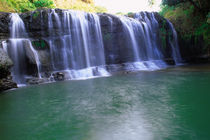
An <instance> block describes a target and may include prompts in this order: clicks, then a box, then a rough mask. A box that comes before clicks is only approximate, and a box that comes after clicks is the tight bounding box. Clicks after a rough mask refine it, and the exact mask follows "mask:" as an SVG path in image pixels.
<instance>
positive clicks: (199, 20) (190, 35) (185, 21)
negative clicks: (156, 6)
mask: <svg viewBox="0 0 210 140" xmlns="http://www.w3.org/2000/svg"><path fill="white" fill-rule="evenodd" d="M171 1H172V0H163V2H165V3H166V4H165V5H162V10H161V12H160V14H161V15H162V16H164V17H165V18H167V19H169V20H170V21H171V22H172V23H173V24H174V26H175V28H176V30H177V31H178V32H179V34H180V37H181V38H183V39H184V40H192V39H194V41H195V42H196V41H197V39H199V38H203V39H204V44H205V45H204V46H206V47H208V46H210V25H209V21H210V19H209V17H210V14H209V13H207V14H206V13H205V12H203V11H199V9H198V8H197V7H195V6H194V5H193V4H192V3H191V2H189V1H187V0H180V1H176V2H175V1H173V2H174V3H170V2H171ZM206 1H207V0H203V1H202V2H203V3H205V2H206ZM194 2H197V3H199V0H194ZM201 7H202V5H201ZM203 7H205V6H203Z"/></svg>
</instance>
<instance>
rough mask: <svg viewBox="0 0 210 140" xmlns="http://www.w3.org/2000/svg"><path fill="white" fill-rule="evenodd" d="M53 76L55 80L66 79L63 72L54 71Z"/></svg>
mask: <svg viewBox="0 0 210 140" xmlns="http://www.w3.org/2000/svg"><path fill="white" fill-rule="evenodd" d="M53 77H54V80H55V81H64V80H65V74H64V73H62V72H56V73H53Z"/></svg>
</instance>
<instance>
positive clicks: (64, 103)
mask: <svg viewBox="0 0 210 140" xmlns="http://www.w3.org/2000/svg"><path fill="white" fill-rule="evenodd" d="M0 139H1V140H188V139H195V140H208V139H210V72H208V71H197V70H195V71H189V70H188V69H185V70H179V69H177V70H169V71H157V72H140V73H136V74H129V75H117V76H113V77H106V78H98V79H90V80H83V81H66V82H58V83H51V84H45V85H39V86H30V87H24V88H19V89H17V90H13V91H7V92H4V93H3V94H0Z"/></svg>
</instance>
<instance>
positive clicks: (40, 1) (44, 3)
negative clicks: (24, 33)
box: [33, 0, 53, 8]
mask: <svg viewBox="0 0 210 140" xmlns="http://www.w3.org/2000/svg"><path fill="white" fill-rule="evenodd" d="M33 4H34V5H35V7H37V8H42V7H48V8H52V7H53V1H52V0H37V1H35V2H33Z"/></svg>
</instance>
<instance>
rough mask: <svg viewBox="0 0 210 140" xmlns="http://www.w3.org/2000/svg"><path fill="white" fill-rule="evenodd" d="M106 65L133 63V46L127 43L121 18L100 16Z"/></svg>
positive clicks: (108, 15) (106, 15) (107, 15)
mask: <svg viewBox="0 0 210 140" xmlns="http://www.w3.org/2000/svg"><path fill="white" fill-rule="evenodd" d="M99 17H100V23H101V30H102V37H103V42H104V50H105V57H106V63H107V64H108V65H109V64H120V63H125V62H129V61H130V62H131V61H133V52H132V49H131V44H127V42H126V34H125V32H124V28H123V25H122V22H121V21H120V19H119V17H117V16H114V15H110V14H99Z"/></svg>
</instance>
